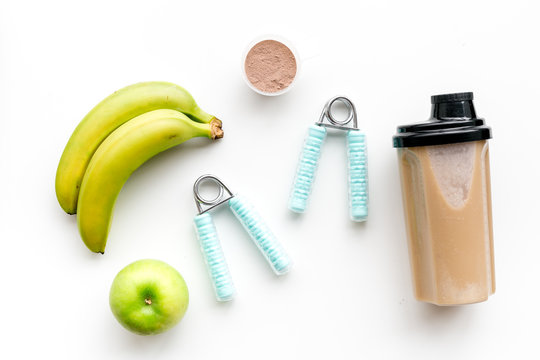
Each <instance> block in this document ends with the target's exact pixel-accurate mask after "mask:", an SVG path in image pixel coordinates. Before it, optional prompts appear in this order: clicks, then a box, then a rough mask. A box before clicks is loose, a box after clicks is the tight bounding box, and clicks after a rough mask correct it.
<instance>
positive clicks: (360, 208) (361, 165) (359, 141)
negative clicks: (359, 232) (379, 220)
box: [347, 130, 369, 221]
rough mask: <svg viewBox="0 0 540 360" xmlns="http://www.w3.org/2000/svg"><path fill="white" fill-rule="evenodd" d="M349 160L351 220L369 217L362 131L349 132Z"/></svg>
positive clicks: (362, 219) (364, 137)
mask: <svg viewBox="0 0 540 360" xmlns="http://www.w3.org/2000/svg"><path fill="white" fill-rule="evenodd" d="M347 155H348V158H349V213H350V217H351V220H354V221H365V220H366V219H367V217H368V200H369V196H368V195H369V194H368V169H367V147H366V135H365V134H364V133H363V132H362V131H360V130H349V131H347Z"/></svg>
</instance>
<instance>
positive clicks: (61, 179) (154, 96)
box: [55, 81, 219, 214]
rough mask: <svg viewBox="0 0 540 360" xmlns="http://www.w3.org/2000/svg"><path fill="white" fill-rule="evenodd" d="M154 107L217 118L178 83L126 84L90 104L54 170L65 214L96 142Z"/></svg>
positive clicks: (198, 117)
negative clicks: (89, 108) (208, 112)
mask: <svg viewBox="0 0 540 360" xmlns="http://www.w3.org/2000/svg"><path fill="white" fill-rule="evenodd" d="M157 109H173V110H177V111H180V112H182V113H184V114H186V115H187V116H188V117H189V118H190V119H192V120H194V121H197V122H200V123H206V124H208V123H210V122H211V121H219V120H218V119H216V118H215V117H214V116H212V115H210V114H207V113H206V112H204V111H203V110H201V109H200V108H199V106H198V105H197V103H196V102H195V100H194V99H193V97H192V96H191V95H190V94H189V92H187V91H186V90H185V89H183V88H181V87H180V86H178V85H175V84H172V83H168V82H160V81H152V82H142V83H138V84H134V85H130V86H127V87H125V88H123V89H121V90H118V91H116V92H115V93H113V94H112V95H110V96H109V97H107V98H106V99H104V100H103V101H102V102H100V103H99V104H98V105H96V107H94V108H93V109H92V110H91V111H90V112H89V113H88V114H87V115H86V116H85V117H84V119H82V121H81V122H80V123H79V125H78V126H77V128H76V129H75V131H74V132H73V134H72V135H71V138H70V139H69V141H68V143H67V145H66V148H65V149H64V152H63V153H62V157H61V158H60V163H59V164H58V169H57V171H56V184H55V187H56V197H57V198H58V202H59V203H60V206H61V207H62V209H64V211H66V212H67V213H68V214H75V213H76V212H77V199H78V195H79V188H80V185H81V181H82V179H83V176H84V173H85V171H86V167H87V166H88V163H89V162H90V159H91V158H92V155H93V154H94V152H95V151H96V149H97V148H98V146H99V144H101V142H102V141H103V140H104V139H105V138H106V137H107V136H109V134H110V133H112V132H113V131H114V130H115V129H116V128H118V127H119V126H120V125H122V124H123V123H125V122H127V121H129V120H131V119H133V118H134V117H136V116H139V115H141V114H144V113H146V112H149V111H152V110H157Z"/></svg>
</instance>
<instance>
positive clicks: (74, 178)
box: [55, 82, 223, 253]
mask: <svg viewBox="0 0 540 360" xmlns="http://www.w3.org/2000/svg"><path fill="white" fill-rule="evenodd" d="M194 137H208V138H210V139H219V138H222V137H223V131H222V130H221V121H220V120H219V119H217V118H216V117H214V116H212V115H210V114H207V113H206V112H204V111H203V110H202V109H201V108H199V106H198V105H197V103H196V102H195V100H194V99H193V97H192V96H191V95H190V94H189V93H188V92H187V91H186V90H185V89H183V88H181V87H180V86H178V85H175V84H171V83H167V82H143V83H138V84H135V85H131V86H127V87H125V88H123V89H121V90H118V91H116V92H115V93H113V94H112V95H110V96H109V97H107V98H106V99H104V100H103V101H102V102H100V103H99V104H98V105H96V107H94V108H93V109H92V110H91V111H90V112H89V113H88V114H87V115H86V116H85V117H84V119H82V121H81V122H80V123H79V125H78V126H77V128H76V129H75V131H74V132H73V134H72V135H71V138H70V139H69V141H68V143H67V145H66V147H65V149H64V152H63V153H62V157H61V158H60V163H59V165H58V169H57V171H56V182H55V187H56V197H57V198H58V202H59V203H60V206H61V207H62V209H64V211H66V212H67V213H68V214H75V213H76V214H77V224H78V227H79V232H80V234H81V237H82V239H83V241H84V243H85V244H86V246H87V247H88V248H89V249H90V250H91V251H93V252H99V253H103V252H104V251H105V245H106V243H107V235H108V232H109V228H110V224H111V219H112V213H113V208H114V204H115V201H116V198H117V196H118V193H119V192H120V190H121V189H122V187H123V185H124V183H125V182H126V181H127V179H128V178H129V176H130V175H131V173H133V171H135V170H136V169H137V168H138V167H139V166H141V165H142V164H143V163H144V162H146V161H147V160H148V159H150V158H152V157H153V156H154V155H156V154H158V153H160V152H162V151H165V150H167V149H169V148H171V147H173V146H176V145H179V144H181V143H183V142H184V141H186V140H189V139H191V138H194Z"/></svg>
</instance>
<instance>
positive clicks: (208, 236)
mask: <svg viewBox="0 0 540 360" xmlns="http://www.w3.org/2000/svg"><path fill="white" fill-rule="evenodd" d="M195 230H196V231H197V237H198V238H199V245H200V246H201V251H202V254H203V256H204V261H205V262H206V267H207V269H208V273H209V274H210V278H211V279H212V284H213V286H214V291H215V293H216V298H217V300H218V301H229V300H232V298H233V296H234V292H235V291H234V285H233V282H232V278H231V273H230V272H229V267H228V266H227V262H226V261H225V255H224V254H223V250H222V249H221V244H220V243H219V238H218V236H217V231H216V227H215V226H214V221H212V216H211V215H210V214H209V213H204V214H199V215H196V216H195Z"/></svg>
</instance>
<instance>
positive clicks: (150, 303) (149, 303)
mask: <svg viewBox="0 0 540 360" xmlns="http://www.w3.org/2000/svg"><path fill="white" fill-rule="evenodd" d="M144 302H145V303H146V305H152V299H144Z"/></svg>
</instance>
